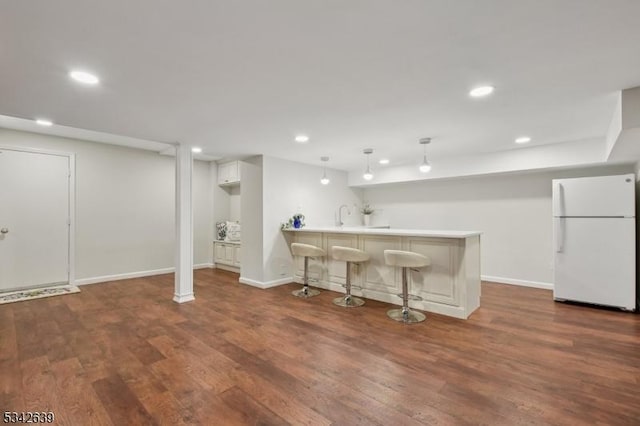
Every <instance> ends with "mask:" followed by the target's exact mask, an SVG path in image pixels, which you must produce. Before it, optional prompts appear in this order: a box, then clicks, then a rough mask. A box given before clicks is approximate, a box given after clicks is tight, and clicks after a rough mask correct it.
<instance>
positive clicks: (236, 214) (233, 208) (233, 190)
mask: <svg viewBox="0 0 640 426" xmlns="http://www.w3.org/2000/svg"><path fill="white" fill-rule="evenodd" d="M241 190H242V188H241V187H240V185H236V186H232V187H230V188H229V218H228V219H227V220H231V221H238V220H240V212H241V208H240V206H241V205H242V201H241V198H240V191H241Z"/></svg>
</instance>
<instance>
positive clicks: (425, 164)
mask: <svg viewBox="0 0 640 426" xmlns="http://www.w3.org/2000/svg"><path fill="white" fill-rule="evenodd" d="M419 143H420V145H422V146H423V148H424V152H423V155H422V163H420V167H418V169H419V170H420V172H421V173H429V172H430V171H431V163H429V160H427V145H428V144H430V143H431V138H422V139H420V142H419Z"/></svg>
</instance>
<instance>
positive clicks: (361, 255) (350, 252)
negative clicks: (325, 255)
mask: <svg viewBox="0 0 640 426" xmlns="http://www.w3.org/2000/svg"><path fill="white" fill-rule="evenodd" d="M331 257H333V258H334V259H335V260H342V261H345V262H347V280H346V283H345V285H344V287H345V289H346V291H345V295H344V296H343V297H337V298H335V299H333V304H334V305H338V306H342V307H345V308H355V307H358V306H362V305H364V300H362V299H360V298H359V297H355V296H352V295H351V264H352V263H362V262H366V261H368V260H369V253H366V252H364V251H362V250H358V249H354V248H351V247H341V246H333V247H331Z"/></svg>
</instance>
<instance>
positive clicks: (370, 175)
mask: <svg viewBox="0 0 640 426" xmlns="http://www.w3.org/2000/svg"><path fill="white" fill-rule="evenodd" d="M362 152H363V153H364V154H365V155H366V156H367V170H365V171H364V174H363V175H362V177H363V178H364V180H371V179H373V173H372V172H371V167H370V166H369V156H370V155H371V154H373V149H371V148H367V149H365V150H364V151H362Z"/></svg>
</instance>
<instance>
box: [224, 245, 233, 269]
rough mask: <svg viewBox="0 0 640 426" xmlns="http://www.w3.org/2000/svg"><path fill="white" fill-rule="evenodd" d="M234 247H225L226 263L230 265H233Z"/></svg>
mask: <svg viewBox="0 0 640 426" xmlns="http://www.w3.org/2000/svg"><path fill="white" fill-rule="evenodd" d="M233 251H234V250H233V246H232V245H231V244H230V245H225V246H224V261H225V262H226V263H228V264H229V265H233Z"/></svg>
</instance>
